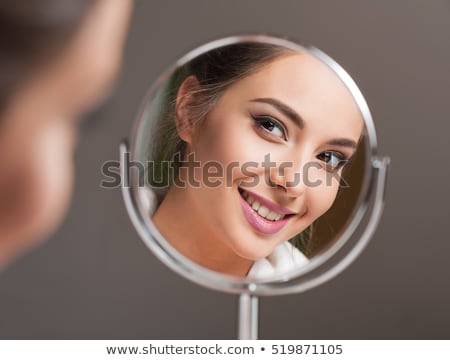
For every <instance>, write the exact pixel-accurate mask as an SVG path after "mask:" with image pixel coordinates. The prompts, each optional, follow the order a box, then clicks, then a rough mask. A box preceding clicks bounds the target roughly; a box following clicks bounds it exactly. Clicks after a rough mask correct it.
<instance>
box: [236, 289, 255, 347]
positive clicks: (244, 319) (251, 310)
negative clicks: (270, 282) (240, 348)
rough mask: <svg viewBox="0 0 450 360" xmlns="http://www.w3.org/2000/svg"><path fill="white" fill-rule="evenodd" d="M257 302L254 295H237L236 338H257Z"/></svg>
mask: <svg viewBox="0 0 450 360" xmlns="http://www.w3.org/2000/svg"><path fill="white" fill-rule="evenodd" d="M258 302H259V298H258V296H256V295H250V294H245V293H244V294H241V295H239V309H238V339H239V340H257V339H258Z"/></svg>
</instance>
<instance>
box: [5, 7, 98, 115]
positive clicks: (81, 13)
mask: <svg viewBox="0 0 450 360" xmlns="http://www.w3.org/2000/svg"><path fill="white" fill-rule="evenodd" d="M97 1H98V0H2V1H1V2H0V114H1V113H2V112H3V111H4V110H5V107H6V105H7V103H8V101H9V99H10V98H11V96H12V95H13V94H14V92H15V91H17V88H18V87H19V86H20V85H21V84H22V83H23V82H24V81H25V79H26V78H27V77H28V76H30V75H32V74H33V73H34V72H35V71H36V69H37V68H39V66H41V65H42V64H43V63H45V62H46V61H48V59H49V58H51V57H52V56H54V55H56V54H57V53H58V52H59V51H61V50H62V49H63V48H64V46H65V45H66V44H67V42H68V41H69V40H70V38H71V37H72V36H73V35H74V33H75V32H76V31H77V29H78V27H79V26H80V24H81V23H82V21H83V20H84V18H85V16H86V14H87V12H88V11H89V9H90V8H91V7H92V6H93V4H94V3H96V2H97Z"/></svg>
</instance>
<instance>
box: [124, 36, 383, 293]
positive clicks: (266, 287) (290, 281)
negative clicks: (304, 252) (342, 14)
mask: <svg viewBox="0 0 450 360" xmlns="http://www.w3.org/2000/svg"><path fill="white" fill-rule="evenodd" d="M240 42H260V43H268V44H272V45H278V46H283V47H286V48H289V49H292V50H296V51H300V52H306V53H309V54H311V55H312V56H314V57H315V58H317V59H318V60H320V61H321V62H322V63H325V64H326V65H327V66H328V67H329V68H330V69H331V70H333V72H334V73H336V75H337V76H338V77H339V78H340V79H341V80H342V82H343V83H344V84H345V85H346V87H347V88H348V90H349V91H350V93H351V94H352V96H353V98H354V100H355V102H356V103H357V105H358V107H359V109H360V111H361V115H362V117H363V119H364V123H365V136H366V139H367V141H366V142H365V144H366V149H365V154H366V164H365V175H364V182H363V185H362V189H361V193H360V195H359V198H358V201H357V204H356V206H355V210H354V211H353V214H352V218H351V220H350V221H349V222H348V223H347V225H346V230H345V231H343V232H342V233H341V234H340V236H339V238H338V239H337V240H336V242H335V244H334V245H333V246H332V247H331V248H330V249H329V250H327V251H325V252H324V253H323V254H320V255H318V256H316V257H314V258H313V259H311V261H310V263H309V264H307V265H306V266H304V267H302V268H300V269H297V270H295V271H293V272H291V273H288V274H283V275H282V276H277V277H271V278H270V279H264V280H252V279H245V278H237V277H233V276H229V275H223V274H220V273H217V272H214V271H211V270H209V269H206V268H203V267H201V266H199V265H197V264H196V263H194V262H192V261H191V260H189V259H187V258H186V257H184V256H183V255H181V254H180V253H178V252H177V251H176V250H175V249H174V248H173V247H172V246H171V245H170V244H169V243H168V242H167V240H165V239H164V238H163V236H162V235H161V234H160V233H159V231H158V229H157V228H156V227H155V226H154V224H153V223H152V221H151V219H150V216H149V214H147V213H146V212H145V209H144V207H143V205H142V203H141V201H140V196H139V191H140V190H139V179H137V177H136V176H134V175H133V173H130V171H129V169H130V166H129V164H130V161H138V159H137V158H136V153H137V152H138V149H137V143H138V141H137V138H138V134H139V130H140V128H141V126H142V123H143V121H145V119H146V112H147V111H148V107H149V104H150V102H151V100H152V99H153V98H154V96H155V94H156V93H157V91H158V89H159V88H160V87H161V86H162V84H164V83H165V81H166V80H167V79H168V78H169V76H170V75H171V74H172V72H173V71H174V70H175V69H177V68H178V67H179V66H182V65H184V64H186V63H187V62H189V61H190V60H192V59H194V58H195V57H197V56H198V55H200V54H203V53H204V52H207V51H209V50H212V49H214V48H217V47H222V46H227V45H232V44H237V43H240ZM120 164H121V178H122V182H121V187H122V194H123V197H124V202H125V206H126V208H127V211H128V214H129V216H130V218H131V221H132V223H133V225H134V226H135V228H136V230H137V232H138V233H139V235H140V237H141V239H142V240H143V241H144V243H145V244H146V246H147V247H148V248H149V249H150V250H151V251H152V252H153V253H154V254H155V255H156V257H158V258H159V260H161V261H162V262H163V263H164V264H166V265H167V266H168V267H169V268H170V269H172V270H173V271H175V272H176V273H178V274H180V275H181V276H183V277H185V278H186V279H188V280H190V281H192V282H194V283H197V284H199V285H201V286H205V287H207V288H210V289H214V290H218V291H222V292H227V293H234V294H247V295H251V296H269V295H284V294H292V293H299V292H303V291H306V290H308V289H311V288H314V287H316V286H319V285H321V284H323V283H324V282H326V281H328V280H330V279H332V278H333V277H335V276H336V275H338V274H339V273H341V272H342V271H343V270H344V269H345V268H347V267H348V266H349V265H350V264H351V263H352V262H353V261H354V260H355V259H356V258H357V257H358V256H359V254H360V253H361V252H362V251H363V249H364V248H365V247H366V246H367V244H368V242H369V241H370V238H371V237H372V235H373V233H374V232H375V229H376V227H377V225H378V223H379V220H380V218H381V214H382V210H383V205H384V197H385V185H386V176H387V170H388V165H389V158H387V157H380V156H378V146H377V138H376V132H375V126H374V123H373V119H372V116H371V114H370V111H369V108H368V106H367V103H366V101H365V99H364V97H363V95H362V93H361V92H360V90H359V88H358V87H357V85H356V84H355V82H354V81H353V80H352V78H351V77H350V76H349V75H348V73H347V72H346V71H345V70H344V69H343V68H342V67H341V66H340V65H339V64H337V63H336V62H335V61H334V60H333V59H331V58H330V57H329V56H327V55H326V54H325V53H323V52H321V51H320V50H318V49H316V48H313V47H303V46H300V45H298V44H295V43H293V42H290V41H288V40H284V39H280V38H276V37H271V36H265V35H244V36H232V37H226V38H223V39H219V40H216V41H212V42H209V43H207V44H205V45H202V46H200V47H198V48H196V49H194V50H192V51H190V52H189V53H188V54H186V55H185V56H183V57H182V58H181V59H180V60H178V61H177V62H176V63H175V64H173V65H172V66H171V67H170V68H169V69H168V70H167V71H165V72H164V73H163V74H162V75H161V76H160V77H159V79H158V80H157V81H156V82H155V83H154V84H153V86H152V87H151V88H150V90H149V92H148V93H147V95H146V97H145V101H144V102H143V104H142V107H141V110H140V111H139V113H138V116H137V118H136V121H135V123H134V127H133V129H132V132H131V135H130V142H129V143H128V141H124V142H122V143H121V145H120ZM369 209H370V211H369V212H368V210H369ZM362 224H364V226H365V228H364V229H363V230H362V232H361V234H360V235H359V236H358V237H355V236H353V235H354V234H355V232H356V231H357V230H358V229H359V230H361V229H362Z"/></svg>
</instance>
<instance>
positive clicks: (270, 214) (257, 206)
mask: <svg viewBox="0 0 450 360" xmlns="http://www.w3.org/2000/svg"><path fill="white" fill-rule="evenodd" d="M242 197H243V198H244V199H245V200H246V201H247V203H248V204H249V205H250V206H251V207H252V209H253V210H255V211H256V212H257V213H258V214H259V215H260V216H262V217H263V218H265V219H267V220H271V221H278V220H281V219H282V218H284V214H278V213H276V212H274V211H270V210H269V209H268V208H266V207H265V206H264V205H261V203H260V202H259V201H258V200H255V199H254V198H253V197H252V196H251V195H249V194H247V193H246V192H245V191H243V192H242Z"/></svg>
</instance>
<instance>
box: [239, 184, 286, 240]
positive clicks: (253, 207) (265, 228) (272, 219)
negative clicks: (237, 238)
mask: <svg viewBox="0 0 450 360" xmlns="http://www.w3.org/2000/svg"><path fill="white" fill-rule="evenodd" d="M239 192H240V202H241V206H242V210H243V212H244V216H245V218H246V219H247V221H248V222H249V224H250V225H251V226H252V227H253V228H254V229H255V230H256V231H258V232H260V233H263V234H265V235H271V234H275V233H276V232H278V231H280V230H281V229H282V228H283V227H284V226H285V225H286V224H287V222H288V221H289V219H290V218H291V217H292V215H294V213H293V212H292V211H290V210H288V209H285V208H283V207H281V206H279V205H278V204H275V203H273V202H271V201H269V200H267V199H264V198H263V197H261V196H259V195H256V194H254V193H251V192H248V191H245V190H242V189H240V191H239Z"/></svg>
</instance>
